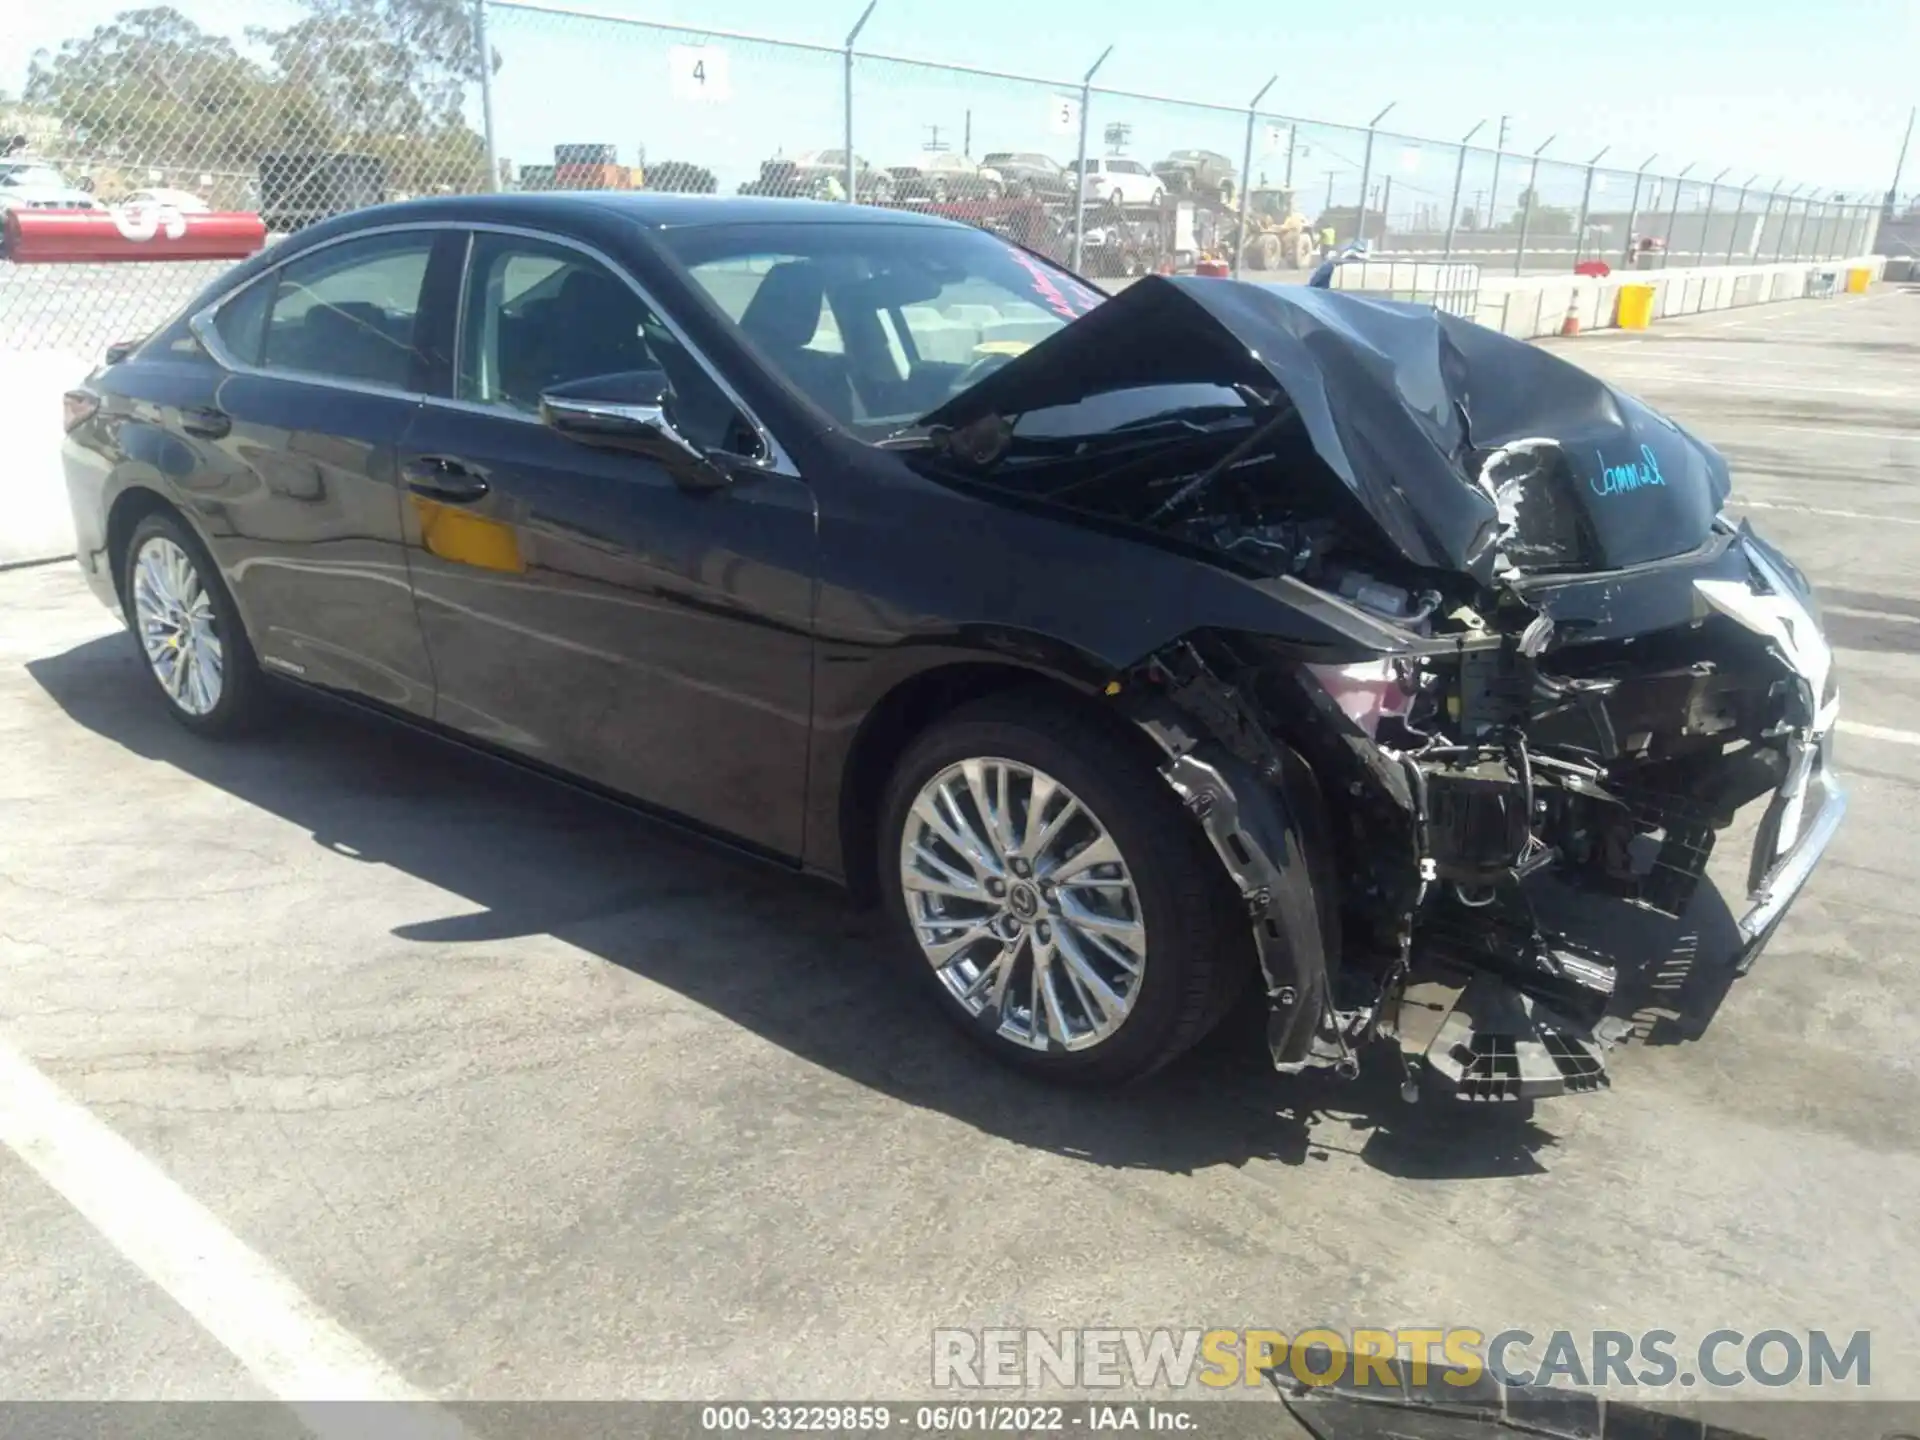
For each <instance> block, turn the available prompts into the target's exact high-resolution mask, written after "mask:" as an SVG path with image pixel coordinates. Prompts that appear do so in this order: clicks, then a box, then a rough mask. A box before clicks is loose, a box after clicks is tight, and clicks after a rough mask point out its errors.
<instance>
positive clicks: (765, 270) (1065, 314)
mask: <svg viewBox="0 0 1920 1440" xmlns="http://www.w3.org/2000/svg"><path fill="white" fill-rule="evenodd" d="M659 241H660V243H661V244H662V245H664V246H665V247H666V248H667V249H668V250H669V251H671V252H672V253H673V255H674V257H675V258H676V259H678V260H679V261H680V263H681V264H682V265H684V266H685V267H686V268H687V270H688V272H689V273H690V274H691V275H692V277H693V279H694V281H695V282H696V283H697V284H698V285H699V286H700V287H701V288H702V289H703V290H705V291H706V293H707V294H708V296H710V297H711V298H712V300H713V301H714V303H715V304H717V305H718V306H719V307H720V309H721V310H723V311H724V312H726V314H727V316H728V317H729V318H730V319H731V320H732V321H733V322H734V324H735V325H737V326H738V327H739V329H740V331H741V333H742V334H743V335H744V336H745V338H746V339H747V341H748V342H749V343H750V344H751V345H752V346H753V347H754V349H755V350H756V351H757V352H758V353H759V354H760V356H761V357H762V358H763V359H764V360H765V361H766V363H767V364H768V365H769V366H771V367H772V368H773V369H774V370H776V371H778V372H779V373H780V375H781V376H782V377H783V378H784V379H786V380H787V381H789V382H790V383H791V384H792V385H793V386H794V387H795V388H796V389H798V390H800V391H801V392H802V393H803V394H805V395H806V396H807V397H808V398H809V399H811V400H812V401H813V402H814V403H815V404H816V405H818V406H819V407H820V408H821V409H822V410H824V411H826V413H827V414H828V415H830V416H832V417H833V419H834V420H835V421H837V422H838V423H839V424H840V425H841V426H842V427H843V428H844V429H846V430H847V431H849V432H850V433H852V434H853V435H856V436H858V437H859V438H860V439H862V440H865V441H867V442H869V443H873V442H877V441H880V440H883V439H886V438H887V437H888V436H890V435H894V434H896V433H897V432H899V431H901V430H902V429H904V428H907V427H909V426H911V425H912V424H913V423H914V422H915V421H916V420H918V419H919V417H920V416H922V415H925V414H926V413H927V412H929V411H931V410H934V409H936V408H938V407H939V406H941V405H943V404H945V403H946V402H947V401H948V400H950V399H951V398H952V397H953V396H955V395H957V394H959V393H960V392H961V391H963V390H965V389H967V388H969V387H970V386H972V385H974V384H976V383H978V382H979V381H980V380H981V379H983V378H985V377H986V376H987V375H989V374H991V373H993V371H995V370H997V369H998V368H999V367H1000V366H1002V365H1004V364H1006V363H1007V362H1008V361H1009V360H1011V359H1013V358H1014V357H1015V356H1016V355H1019V354H1021V353H1023V352H1024V351H1026V350H1028V349H1031V348H1032V347H1033V346H1034V345H1036V344H1038V343H1039V342H1040V341H1042V340H1044V339H1046V338H1047V337H1048V336H1049V335H1052V334H1053V333H1054V332H1056V331H1058V330H1060V329H1062V328H1063V327H1064V326H1066V325H1067V324H1069V323H1070V322H1072V321H1073V320H1075V319H1077V318H1078V317H1079V316H1081V315H1084V314H1086V313H1087V312H1088V311H1090V310H1092V309H1093V308H1094V307H1095V306H1096V305H1098V304H1099V303H1100V302H1101V300H1103V299H1104V298H1105V297H1104V296H1102V295H1100V294H1099V293H1098V292H1097V291H1094V290H1092V289H1090V288H1088V286H1086V285H1085V284H1084V283H1082V282H1081V281H1079V280H1077V279H1075V278H1074V277H1073V276H1072V275H1070V274H1068V273H1067V272H1066V271H1064V270H1060V269H1057V268H1056V267H1055V266H1053V265H1052V264H1050V263H1048V262H1047V261H1045V260H1043V259H1041V258H1040V257H1038V256H1036V255H1032V254H1029V253H1028V252H1026V251H1024V250H1021V249H1019V248H1017V247H1016V246H1013V245H1009V244H1008V243H1007V242H1006V241H1004V240H1001V239H999V238H998V237H997V236H993V235H989V234H987V233H986V232H985V231H981V230H972V229H967V228H964V227H960V226H951V227H949V226H945V225H901V224H878V225H865V224H838V223H836V224H794V225H721V226H696V227H689V228H686V229H669V230H666V231H663V232H661V233H660V235H659Z"/></svg>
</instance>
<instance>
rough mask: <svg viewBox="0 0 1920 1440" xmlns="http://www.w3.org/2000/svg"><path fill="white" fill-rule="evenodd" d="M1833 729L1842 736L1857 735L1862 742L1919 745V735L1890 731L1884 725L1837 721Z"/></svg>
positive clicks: (1907, 731)
mask: <svg viewBox="0 0 1920 1440" xmlns="http://www.w3.org/2000/svg"><path fill="white" fill-rule="evenodd" d="M1833 728H1834V729H1836V730H1838V731H1840V732H1841V733H1842V734H1844V735H1858V736H1859V737H1860V738H1861V739H1862V740H1885V741H1886V742H1888V743H1889V744H1891V745H1920V733H1916V732H1914V731H1912V730H1891V729H1889V728H1888V727H1886V726H1885V725H1863V724H1861V723H1860V722H1859V721H1858V720H1841V721H1837V722H1836V723H1835V725H1834V727H1833Z"/></svg>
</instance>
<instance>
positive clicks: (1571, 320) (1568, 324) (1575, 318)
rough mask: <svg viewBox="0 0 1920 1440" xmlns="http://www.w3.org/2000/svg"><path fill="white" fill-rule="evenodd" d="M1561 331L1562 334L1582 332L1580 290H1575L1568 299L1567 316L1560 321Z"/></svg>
mask: <svg viewBox="0 0 1920 1440" xmlns="http://www.w3.org/2000/svg"><path fill="white" fill-rule="evenodd" d="M1560 333H1561V334H1562V335H1578V334H1579V333H1580V292H1579V291H1578V290H1575V291H1574V292H1573V294H1572V296H1571V297H1570V298H1569V299H1568V300H1567V318H1566V319H1564V320H1562V321H1561V322H1560Z"/></svg>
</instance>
